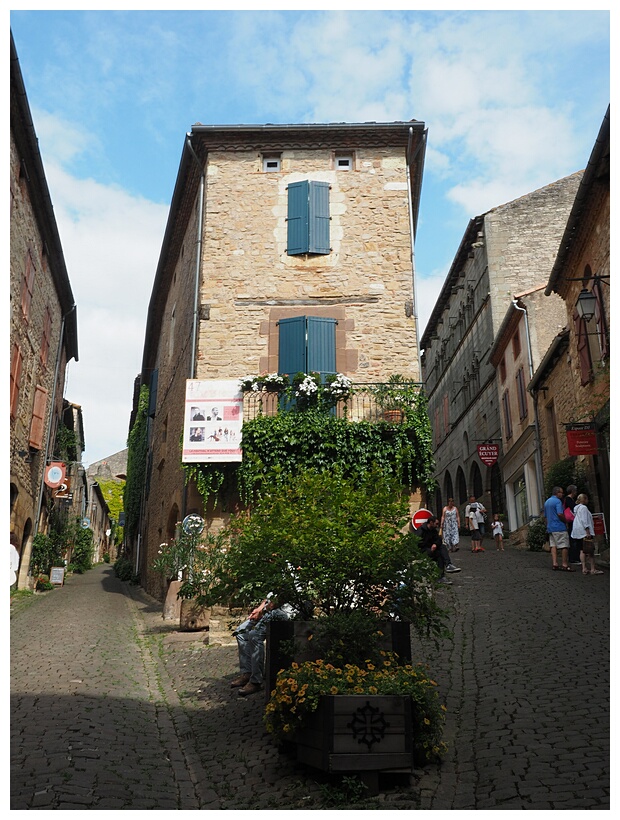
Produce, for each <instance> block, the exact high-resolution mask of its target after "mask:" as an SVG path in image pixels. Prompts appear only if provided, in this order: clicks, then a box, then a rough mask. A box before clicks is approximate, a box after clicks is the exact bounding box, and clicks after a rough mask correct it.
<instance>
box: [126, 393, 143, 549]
mask: <svg viewBox="0 0 620 820" xmlns="http://www.w3.org/2000/svg"><path fill="white" fill-rule="evenodd" d="M148 407H149V388H148V386H147V385H145V384H144V385H142V387H141V388H140V396H139V398H138V410H137V412H136V418H135V421H134V423H133V427H132V428H131V431H130V433H129V438H128V439H127V481H126V483H125V489H124V493H123V507H124V510H125V533H126V535H127V537H128V538H129V539H130V540H131V541H133V540H135V538H136V537H137V535H138V527H139V524H140V506H141V503H142V490H143V488H144V482H145V479H146V461H147V445H148V441H147V432H148V425H147V421H148Z"/></svg>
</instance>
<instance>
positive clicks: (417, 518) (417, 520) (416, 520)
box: [411, 507, 433, 530]
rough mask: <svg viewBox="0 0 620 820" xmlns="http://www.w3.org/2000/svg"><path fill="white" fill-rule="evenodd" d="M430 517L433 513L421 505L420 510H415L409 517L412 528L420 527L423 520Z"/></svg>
mask: <svg viewBox="0 0 620 820" xmlns="http://www.w3.org/2000/svg"><path fill="white" fill-rule="evenodd" d="M432 517H433V513H432V512H431V511H430V510H425V509H424V507H422V509H421V510H418V511H417V512H415V513H414V514H413V516H412V517H411V526H412V527H413V529H414V530H417V529H418V527H421V526H422V524H423V523H424V522H425V521H428V519H429V518H432Z"/></svg>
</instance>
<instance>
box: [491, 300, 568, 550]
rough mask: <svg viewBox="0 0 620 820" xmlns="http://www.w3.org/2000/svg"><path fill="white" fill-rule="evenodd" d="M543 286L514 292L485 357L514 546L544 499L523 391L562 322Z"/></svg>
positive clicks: (533, 410)
mask: <svg viewBox="0 0 620 820" xmlns="http://www.w3.org/2000/svg"><path fill="white" fill-rule="evenodd" d="M544 288H545V285H544V284H543V285H540V286H539V287H537V288H533V289H531V290H529V291H527V292H525V293H521V294H517V295H515V297H514V299H513V301H512V302H511V304H510V306H509V308H508V310H507V311H506V315H505V317H504V321H503V322H502V324H501V326H500V328H499V330H498V332H497V334H496V336H495V341H494V343H493V346H492V348H491V350H490V352H489V362H490V363H491V365H492V366H493V367H494V368H495V370H496V372H497V378H496V384H497V391H498V392H497V401H498V406H499V407H500V423H501V431H502V436H501V438H502V440H501V447H500V449H501V452H502V456H501V458H500V459H499V461H498V464H499V469H500V471H501V476H502V483H503V487H504V496H505V500H506V514H507V520H506V521H505V522H504V523H505V525H507V527H508V528H509V529H510V533H511V543H512V544H513V546H514V545H515V544H517V543H520V542H521V541H522V540H523V539H524V538H525V535H526V533H527V527H528V524H529V522H530V520H532V519H533V518H537V517H538V516H539V515H540V510H541V509H542V506H543V503H544V480H543V471H542V461H541V455H540V419H539V418H538V408H537V406H536V405H535V403H534V401H533V399H532V396H531V395H530V394H529V393H528V391H527V385H528V384H529V382H530V380H531V378H532V376H533V375H534V370H535V369H536V368H537V367H538V366H539V364H540V363H541V361H542V359H543V357H544V355H545V354H546V352H547V350H548V349H549V347H550V345H551V343H552V341H553V340H554V338H555V336H556V334H557V333H558V332H559V331H561V330H562V329H563V328H564V326H565V324H566V306H565V304H564V302H563V301H562V299H560V297H559V296H556V295H555V294H552V295H551V296H545V294H544Z"/></svg>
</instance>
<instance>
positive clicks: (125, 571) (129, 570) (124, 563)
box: [113, 556, 134, 581]
mask: <svg viewBox="0 0 620 820" xmlns="http://www.w3.org/2000/svg"><path fill="white" fill-rule="evenodd" d="M113 566H114V573H115V575H116V576H117V578H120V580H121V581H131V579H132V578H133V576H134V571H133V563H132V562H131V561H130V560H129V558H124V557H122V556H120V557H119V558H117V559H116V561H115V562H114V564H113Z"/></svg>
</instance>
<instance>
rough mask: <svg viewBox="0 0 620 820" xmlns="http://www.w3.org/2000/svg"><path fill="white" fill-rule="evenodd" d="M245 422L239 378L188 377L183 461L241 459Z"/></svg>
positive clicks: (186, 462)
mask: <svg viewBox="0 0 620 820" xmlns="http://www.w3.org/2000/svg"><path fill="white" fill-rule="evenodd" d="M242 425H243V393H242V392H241V390H240V388H239V381H238V379H226V380H222V381H218V380H210V379H187V382H186V387H185V423H184V425H183V456H182V461H183V463H185V464H188V463H191V462H202V461H211V462H217V461H241V459H242V455H241V427H242Z"/></svg>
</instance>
